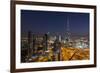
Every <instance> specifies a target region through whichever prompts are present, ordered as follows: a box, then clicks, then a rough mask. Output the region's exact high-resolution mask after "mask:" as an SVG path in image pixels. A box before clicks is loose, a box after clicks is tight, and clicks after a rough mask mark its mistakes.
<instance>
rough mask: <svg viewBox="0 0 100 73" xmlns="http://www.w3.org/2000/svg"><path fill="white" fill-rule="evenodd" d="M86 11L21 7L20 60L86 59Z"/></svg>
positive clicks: (87, 31)
mask: <svg viewBox="0 0 100 73" xmlns="http://www.w3.org/2000/svg"><path fill="white" fill-rule="evenodd" d="M89 48H90V47H89V13H78V12H56V11H36V10H21V62H24V63H28V62H50V61H51V62H52V61H72V60H89V59H90V54H89V53H90V49H89Z"/></svg>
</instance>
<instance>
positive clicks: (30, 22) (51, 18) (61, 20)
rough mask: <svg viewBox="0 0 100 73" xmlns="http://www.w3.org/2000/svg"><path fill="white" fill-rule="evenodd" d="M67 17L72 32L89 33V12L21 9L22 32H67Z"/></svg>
mask: <svg viewBox="0 0 100 73" xmlns="http://www.w3.org/2000/svg"><path fill="white" fill-rule="evenodd" d="M67 19H68V20H69V29H70V32H71V33H78V34H88V33H89V13H75V12H74V13H72V12H52V11H33V10H32V11H31V10H21V32H22V33H27V32H28V31H32V32H33V33H38V32H40V33H47V32H50V33H56V32H57V33H58V32H60V33H65V32H66V30H67Z"/></svg>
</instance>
